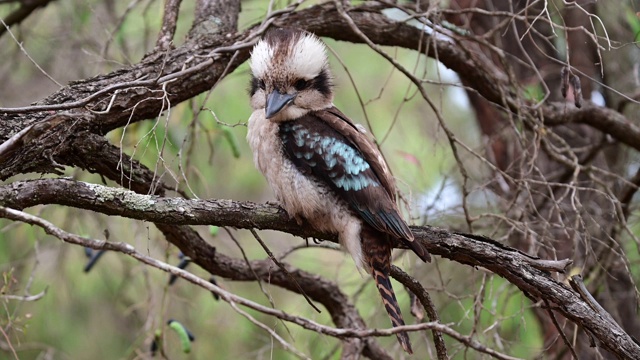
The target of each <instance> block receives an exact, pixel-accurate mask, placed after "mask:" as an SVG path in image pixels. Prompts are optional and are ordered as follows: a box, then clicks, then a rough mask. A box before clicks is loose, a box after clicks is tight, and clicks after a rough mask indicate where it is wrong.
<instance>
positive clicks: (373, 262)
mask: <svg viewBox="0 0 640 360" xmlns="http://www.w3.org/2000/svg"><path fill="white" fill-rule="evenodd" d="M361 236H362V245H363V246H362V248H363V252H364V255H365V261H366V263H367V265H368V266H369V271H370V272H371V275H372V276H373V279H374V280H375V282H376V287H377V288H378V292H380V296H382V302H383V304H384V308H385V310H387V314H389V318H390V319H391V324H392V325H393V327H397V326H403V325H404V320H403V319H402V312H400V305H398V301H397V300H396V295H395V293H394V292H393V288H392V287H391V280H390V279H389V273H390V271H391V244H390V243H389V241H388V240H387V239H386V238H385V237H386V235H382V234H380V233H378V232H376V231H375V230H373V229H366V228H365V229H363V230H362V233H361ZM396 336H397V338H398V342H399V343H400V345H402V348H403V349H404V351H406V352H407V353H409V354H413V350H412V349H411V341H410V340H409V335H407V333H406V332H399V333H396Z"/></svg>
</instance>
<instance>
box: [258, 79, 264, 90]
mask: <svg viewBox="0 0 640 360" xmlns="http://www.w3.org/2000/svg"><path fill="white" fill-rule="evenodd" d="M258 87H259V88H260V89H262V90H264V89H265V87H266V86H265V84H264V80H262V79H260V80H258Z"/></svg>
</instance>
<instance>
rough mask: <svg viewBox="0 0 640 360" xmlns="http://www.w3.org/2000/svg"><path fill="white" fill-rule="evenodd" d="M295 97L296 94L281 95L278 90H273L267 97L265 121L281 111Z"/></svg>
mask: <svg viewBox="0 0 640 360" xmlns="http://www.w3.org/2000/svg"><path fill="white" fill-rule="evenodd" d="M295 97H296V94H281V93H280V92H279V91H278V90H273V92H271V94H269V95H268V96H267V108H266V109H265V112H266V117H267V119H270V118H271V117H273V116H274V115H276V114H277V113H279V112H280V111H282V109H284V108H285V107H286V106H287V105H289V103H291V101H293V99H294V98H295Z"/></svg>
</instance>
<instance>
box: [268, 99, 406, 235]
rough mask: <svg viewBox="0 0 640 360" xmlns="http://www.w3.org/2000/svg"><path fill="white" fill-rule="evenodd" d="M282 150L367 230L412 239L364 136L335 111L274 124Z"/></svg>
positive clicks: (385, 174) (379, 162) (381, 166)
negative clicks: (325, 186) (342, 202)
mask: <svg viewBox="0 0 640 360" xmlns="http://www.w3.org/2000/svg"><path fill="white" fill-rule="evenodd" d="M280 137H281V140H282V143H283V151H284V153H285V154H286V155H287V156H288V158H289V159H290V160H291V161H292V162H293V164H295V166H296V167H297V168H298V170H300V171H301V172H302V173H304V174H306V175H312V176H315V177H316V178H317V179H319V180H321V181H322V182H324V183H326V184H328V185H329V186H330V187H331V188H332V189H333V190H334V191H335V192H336V194H337V195H338V196H339V197H340V198H341V199H343V200H345V201H346V202H347V203H348V204H349V205H350V206H351V208H352V209H353V210H354V211H355V212H356V213H357V214H359V215H360V216H361V217H362V219H363V220H365V221H366V222H367V223H368V224H369V225H371V226H372V227H373V228H375V229H377V230H379V231H382V232H385V233H388V234H390V235H393V236H394V237H396V238H400V239H406V240H409V241H411V240H413V234H412V233H411V230H409V227H408V226H407V224H406V223H405V222H404V220H402V218H401V217H400V214H399V212H398V208H397V207H396V204H395V202H394V200H393V199H394V198H395V196H394V187H393V182H392V179H391V176H390V175H389V172H388V170H387V167H386V164H385V163H384V159H383V158H382V156H381V155H380V153H379V152H378V151H377V150H376V148H375V147H374V146H373V144H372V143H371V142H370V140H369V139H368V138H367V137H366V135H365V134H363V133H361V132H360V131H358V129H357V127H356V126H355V125H354V124H353V123H351V121H349V120H348V119H347V118H346V117H345V116H344V115H342V113H340V112H339V111H338V110H337V109H335V108H331V109H329V110H322V111H316V112H312V113H309V114H307V115H305V116H303V117H301V118H299V119H297V120H294V121H287V122H284V123H282V124H281V125H280Z"/></svg>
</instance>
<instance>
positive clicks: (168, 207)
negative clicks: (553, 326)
mask: <svg viewBox="0 0 640 360" xmlns="http://www.w3.org/2000/svg"><path fill="white" fill-rule="evenodd" d="M47 203H49V204H61V205H67V206H73V207H77V208H83V209H88V210H93V211H97V212H101V213H104V214H109V215H119V216H125V217H130V218H135V219H140V220H147V221H152V222H157V223H171V224H191V225H195V224H201V225H204V224H208V225H218V226H233V227H236V228H247V229H249V228H258V229H273V230H279V231H285V232H289V233H291V234H294V235H297V236H302V237H305V238H306V237H315V238H322V239H328V240H332V241H336V236H335V234H321V233H318V232H317V231H314V230H312V229H311V228H310V227H304V226H303V227H300V226H298V225H297V223H296V222H295V221H294V220H291V219H289V217H288V216H287V215H286V213H285V212H284V211H283V210H282V209H280V208H279V207H276V206H273V205H259V204H252V203H239V202H234V201H231V200H208V201H207V200H184V199H179V198H161V197H157V196H150V195H139V194H135V193H133V192H131V191H127V190H123V189H113V188H108V187H105V186H101V185H95V184H88V183H82V182H76V181H72V180H65V179H45V180H34V181H23V182H15V183H13V184H10V185H6V186H3V187H0V204H1V205H3V206H9V207H14V208H20V209H22V208H25V207H28V206H34V205H36V204H47ZM412 231H413V232H414V235H415V238H416V241H421V242H423V244H424V246H425V247H426V248H427V249H428V250H429V252H431V253H433V254H436V255H441V256H443V257H446V258H449V259H451V260H454V261H457V262H460V263H462V264H467V265H470V266H482V267H485V268H486V269H488V270H490V271H492V272H494V273H496V274H498V275H500V276H502V277H504V278H505V279H506V280H508V281H509V282H511V283H512V284H514V285H516V286H517V287H518V288H520V290H521V291H523V292H524V293H525V294H527V296H529V297H530V298H532V299H534V300H535V301H537V300H541V299H546V300H547V301H549V302H550V303H552V304H554V305H555V306H557V307H558V312H560V313H562V314H563V315H564V316H565V317H567V318H569V319H570V320H572V321H573V322H575V323H577V324H579V325H580V326H582V327H584V328H585V329H587V330H589V331H590V332H591V333H592V334H593V335H594V336H595V337H596V338H598V339H600V341H601V342H602V344H603V345H604V346H606V347H607V348H608V349H609V350H610V351H612V352H613V353H615V354H621V355H624V356H627V357H631V358H633V357H640V346H638V345H637V344H636V343H635V342H634V341H633V340H632V339H631V337H630V336H629V335H628V334H626V333H625V332H624V331H621V330H619V329H611V328H610V327H609V326H608V324H607V323H603V322H602V321H601V317H600V315H599V314H597V313H595V312H594V310H593V309H592V308H591V307H590V306H589V304H587V303H586V302H585V301H584V300H583V299H582V298H581V297H580V296H579V295H578V294H577V293H575V292H574V291H572V290H571V289H570V288H569V287H567V286H566V285H565V284H563V283H560V282H558V281H556V280H555V279H553V278H552V277H550V276H549V275H548V273H547V272H546V271H541V270H539V269H537V268H536V267H534V266H533V264H538V259H536V258H535V257H531V256H529V255H526V254H524V253H522V252H520V251H518V250H515V249H513V248H509V247H507V246H504V245H502V244H500V243H497V242H495V241H493V240H491V239H489V238H485V237H481V236H477V235H468V234H459V233H452V232H449V231H446V230H442V229H438V228H434V227H429V226H423V227H415V226H414V227H412ZM103 243H104V242H101V243H100V246H106V245H104V244H103ZM97 245H98V244H96V246H97ZM399 245H400V244H398V245H397V246H399ZM188 255H189V256H191V254H188ZM564 264H566V262H563V265H564ZM547 266H548V264H547ZM558 267H561V266H558ZM203 281H204V280H203ZM310 296H311V294H310ZM396 329H397V328H396Z"/></svg>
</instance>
